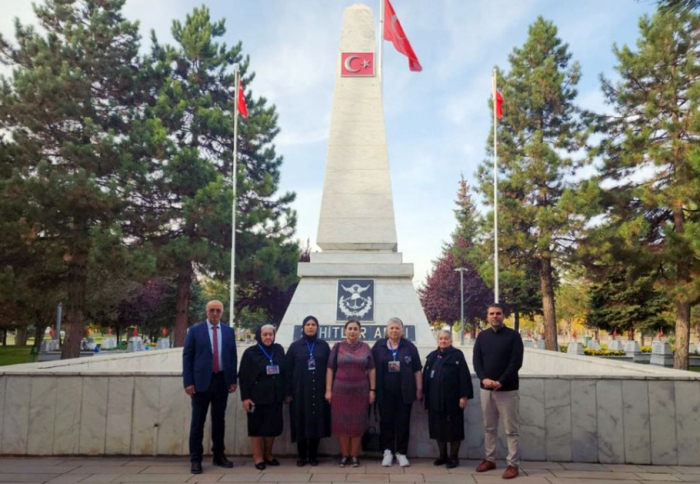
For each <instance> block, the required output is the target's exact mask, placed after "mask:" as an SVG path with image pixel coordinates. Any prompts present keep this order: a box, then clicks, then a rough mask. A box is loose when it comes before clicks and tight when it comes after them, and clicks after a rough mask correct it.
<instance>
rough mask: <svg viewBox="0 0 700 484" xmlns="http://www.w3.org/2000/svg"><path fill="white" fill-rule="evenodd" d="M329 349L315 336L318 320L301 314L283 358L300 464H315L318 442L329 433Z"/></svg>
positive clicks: (292, 424) (290, 413) (302, 465)
mask: <svg viewBox="0 0 700 484" xmlns="http://www.w3.org/2000/svg"><path fill="white" fill-rule="evenodd" d="M330 353H331V349H330V347H329V346H328V343H326V342H325V341H323V340H322V339H319V338H318V320H317V319H316V318H315V317H314V316H307V317H306V318H304V322H303V324H302V334H301V338H299V339H298V340H297V341H295V342H293V343H292V344H291V345H290V346H289V349H288V350H287V356H286V358H285V382H286V392H285V394H286V397H285V400H286V401H287V403H289V423H290V425H291V430H292V432H291V433H292V443H294V442H296V444H297V453H298V456H297V466H299V467H304V466H305V465H306V464H307V463H309V464H311V465H312V466H317V465H318V445H319V443H320V441H321V439H322V438H324V437H329V436H330V435H331V408H330V405H329V404H328V402H327V401H326V399H325V395H326V368H327V367H328V356H329V355H330Z"/></svg>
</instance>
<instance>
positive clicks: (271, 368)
mask: <svg viewBox="0 0 700 484" xmlns="http://www.w3.org/2000/svg"><path fill="white" fill-rule="evenodd" d="M258 348H260V351H262V352H263V354H264V355H265V358H267V359H268V360H270V364H269V365H267V366H266V367H265V372H266V373H267V374H268V375H279V374H280V366H279V365H275V363H274V362H273V361H272V354H270V353H268V352H267V350H265V348H264V347H263V346H262V345H261V344H260V343H258Z"/></svg>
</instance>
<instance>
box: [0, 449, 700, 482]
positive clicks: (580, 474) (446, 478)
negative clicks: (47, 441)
mask: <svg viewBox="0 0 700 484" xmlns="http://www.w3.org/2000/svg"><path fill="white" fill-rule="evenodd" d="M232 460H233V461H234V463H235V467H234V468H233V469H223V468H220V467H215V466H213V465H212V464H211V461H207V460H205V462H204V473H203V474H200V475H192V474H190V472H189V465H190V464H189V461H188V460H187V458H181V457H163V458H159V457H148V458H123V457H119V458H109V457H94V458H91V457H65V458H56V457H53V456H52V457H46V458H40V457H31V458H19V457H0V483H2V484H7V483H17V484H19V483H23V484H27V483H30V484H31V483H36V484H106V483H109V484H122V483H123V484H149V483H150V484H153V483H174V484H175V483H188V484H213V483H219V482H221V483H235V484H246V483H250V484H252V483H256V484H260V483H265V484H274V483H304V482H309V483H319V482H323V483H328V484H332V483H336V482H337V483H339V484H353V483H355V484H372V483H376V484H392V483H408V484H423V483H426V484H429V483H446V484H450V483H460V484H482V483H483V484H488V483H495V482H501V483H502V482H503V479H502V478H501V475H502V474H503V470H504V469H505V463H504V462H498V463H497V465H498V468H497V469H495V470H493V471H490V472H487V473H483V474H478V473H476V471H475V467H476V465H478V462H477V461H460V466H459V467H457V468H455V469H446V468H445V467H444V466H440V467H435V466H433V465H432V459H412V460H411V466H410V467H405V468H402V467H399V466H398V465H393V466H391V467H382V466H381V465H380V461H379V459H378V458H363V459H362V460H361V463H362V465H360V466H359V467H357V468H353V467H345V468H340V467H338V466H337V465H336V462H337V461H336V460H335V459H333V458H330V457H326V458H324V459H323V460H322V462H321V465H319V466H317V467H311V466H305V467H297V466H296V461H295V460H294V459H289V458H285V459H280V462H281V464H282V465H280V466H279V467H269V468H268V469H266V470H264V471H259V470H257V469H255V467H254V466H253V462H252V459H251V458H250V457H234V458H232ZM515 482H518V483H522V484H596V483H612V484H644V483H648V484H652V483H653V484H659V483H668V484H670V483H675V484H679V483H682V482H695V483H700V467H697V466H647V465H610V464H596V463H591V464H586V463H558V462H523V463H522V466H521V475H520V477H518V478H517V480H516V481H515Z"/></svg>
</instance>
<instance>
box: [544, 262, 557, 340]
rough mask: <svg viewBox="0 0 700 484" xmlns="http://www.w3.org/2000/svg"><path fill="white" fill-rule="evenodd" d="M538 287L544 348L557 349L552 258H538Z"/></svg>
mask: <svg viewBox="0 0 700 484" xmlns="http://www.w3.org/2000/svg"><path fill="white" fill-rule="evenodd" d="M540 289H541V291H542V320H543V324H544V341H545V344H544V345H545V348H546V349H548V350H550V351H557V317H556V314H555V312H554V285H553V284H552V260H551V259H549V258H542V259H540Z"/></svg>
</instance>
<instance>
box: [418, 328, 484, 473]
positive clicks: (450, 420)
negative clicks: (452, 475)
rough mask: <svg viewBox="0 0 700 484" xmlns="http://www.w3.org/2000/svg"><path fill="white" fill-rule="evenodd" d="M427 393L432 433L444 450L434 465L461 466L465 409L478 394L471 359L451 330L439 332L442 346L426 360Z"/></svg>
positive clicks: (424, 385) (425, 383)
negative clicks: (466, 358) (469, 364)
mask: <svg viewBox="0 0 700 484" xmlns="http://www.w3.org/2000/svg"><path fill="white" fill-rule="evenodd" d="M423 392H424V396H425V408H426V409H427V410H428V430H429V435H430V438H431V439H435V440H437V443H438V449H439V450H440V456H439V457H438V458H437V459H436V460H435V461H434V462H433V464H434V465H436V466H439V465H443V464H445V465H446V467H447V468H448V469H451V468H453V467H457V466H458V465H459V457H458V455H459V447H460V444H461V443H462V441H463V440H464V409H465V408H466V406H467V401H468V400H469V399H470V398H473V397H474V389H473V387H472V377H471V373H470V372H469V366H467V360H465V359H464V353H462V351H461V350H458V349H457V348H454V347H453V346H452V332H450V331H447V330H442V331H440V332H438V347H437V349H436V350H435V351H433V352H432V353H430V354H429V355H428V358H427V359H426V362H425V368H423ZM448 442H449V443H450V452H449V457H448V453H447V443H448Z"/></svg>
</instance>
